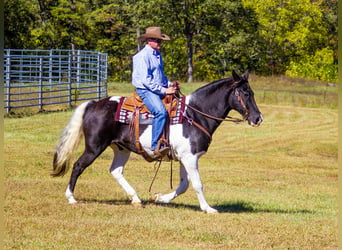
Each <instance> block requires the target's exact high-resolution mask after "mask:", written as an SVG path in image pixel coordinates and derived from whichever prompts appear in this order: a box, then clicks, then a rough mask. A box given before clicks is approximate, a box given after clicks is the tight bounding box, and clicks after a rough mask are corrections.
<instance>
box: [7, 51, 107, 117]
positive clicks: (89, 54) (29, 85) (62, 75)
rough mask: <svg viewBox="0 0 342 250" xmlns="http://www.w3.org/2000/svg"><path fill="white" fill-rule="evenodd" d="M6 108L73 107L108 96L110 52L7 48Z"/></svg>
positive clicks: (10, 109) (11, 109)
mask: <svg viewBox="0 0 342 250" xmlns="http://www.w3.org/2000/svg"><path fill="white" fill-rule="evenodd" d="M4 60H5V62H4V82H5V85H4V95H5V96H4V102H5V103H4V104H5V105H4V107H5V109H6V111H7V113H9V112H12V111H13V109H20V108H27V107H35V108H37V107H38V108H39V110H44V109H46V108H47V106H49V105H50V106H51V107H54V108H56V107H62V106H65V105H67V106H68V107H71V106H73V104H76V103H77V102H78V101H84V100H93V99H97V100H98V99H101V98H103V97H106V96H107V61H108V56H107V54H106V53H100V52H94V51H83V50H75V51H72V50H57V49H51V50H22V49H5V53H4Z"/></svg>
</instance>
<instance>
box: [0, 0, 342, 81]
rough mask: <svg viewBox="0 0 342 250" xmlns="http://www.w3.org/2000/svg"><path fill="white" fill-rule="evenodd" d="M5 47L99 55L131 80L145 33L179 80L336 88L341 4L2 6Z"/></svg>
mask: <svg viewBox="0 0 342 250" xmlns="http://www.w3.org/2000/svg"><path fill="white" fill-rule="evenodd" d="M4 6H5V7H4V19H5V48H11V49H15V48H20V49H51V48H54V49H76V50H77V49H80V50H97V51H101V52H106V53H108V55H109V75H110V77H111V78H112V79H113V80H117V81H130V78H131V58H132V56H133V55H134V54H135V53H136V52H137V51H138V50H139V49H140V48H141V46H143V44H140V43H139V41H138V40H137V37H138V36H139V35H140V34H142V33H144V32H145V28H146V27H148V26H160V27H162V31H163V33H165V34H168V35H170V36H171V39H172V40H171V41H170V42H164V44H163V51H162V53H163V56H164V61H165V71H166V73H167V75H168V76H169V78H172V79H178V80H182V81H189V82H191V81H193V80H196V81H201V80H214V79H218V78H222V77H225V76H228V75H230V73H231V70H233V69H234V70H237V71H240V72H243V71H244V70H245V69H250V70H252V71H255V72H256V73H257V74H261V75H276V74H287V75H290V76H296V77H307V78H313V79H320V80H325V81H332V82H336V81H337V0H230V1H227V0H134V1H133V0H58V1H56V0H35V1H32V0H4Z"/></svg>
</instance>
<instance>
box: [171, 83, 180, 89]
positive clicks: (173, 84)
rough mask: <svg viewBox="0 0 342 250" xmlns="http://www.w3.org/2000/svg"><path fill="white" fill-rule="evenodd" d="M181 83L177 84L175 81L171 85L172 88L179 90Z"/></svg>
mask: <svg viewBox="0 0 342 250" xmlns="http://www.w3.org/2000/svg"><path fill="white" fill-rule="evenodd" d="M179 85H180V84H179V82H177V81H173V82H172V83H171V87H174V88H176V89H179Z"/></svg>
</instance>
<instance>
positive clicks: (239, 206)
mask: <svg viewBox="0 0 342 250" xmlns="http://www.w3.org/2000/svg"><path fill="white" fill-rule="evenodd" d="M79 202H82V203H100V204H107V205H131V201H129V200H125V199H122V200H97V199H79ZM149 205H154V206H160V207H168V208H176V209H188V210H194V211H201V210H200V207H199V205H198V206H197V205H188V204H183V203H173V202H171V203H167V204H166V203H155V202H152V201H142V207H146V206H149ZM270 206H271V205H269V204H261V203H253V202H246V201H232V202H226V203H223V204H219V205H215V206H213V207H214V208H215V209H217V210H218V211H219V213H281V214H314V213H315V212H314V211H312V210H308V209H297V208H288V209H286V208H285V209H282V208H279V207H276V206H273V207H270Z"/></svg>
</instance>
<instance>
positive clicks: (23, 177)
mask: <svg viewBox="0 0 342 250" xmlns="http://www.w3.org/2000/svg"><path fill="white" fill-rule="evenodd" d="M111 91H114V90H113V89H112V90H111ZM120 91H122V92H125V93H129V91H130V90H120ZM120 94H123V93H121V92H120ZM257 102H258V99H257ZM259 108H260V110H261V111H262V113H263V115H264V118H265V120H264V122H263V124H261V126H260V127H259V128H251V127H249V126H248V125H247V124H234V123H224V124H222V125H221V126H220V127H219V129H218V130H217V132H216V133H215V134H214V138H213V141H212V145H211V147H210V148H209V151H208V153H207V154H206V155H204V156H203V157H202V158H201V160H200V172H201V177H202V181H203V184H204V191H205V195H206V198H207V201H208V202H209V204H210V205H212V206H213V207H215V208H216V209H218V210H219V211H220V213H219V214H215V215H208V214H204V213H202V212H201V211H200V210H199V204H198V201H197V197H196V195H195V193H194V191H193V189H192V188H191V187H190V188H189V190H188V191H187V192H186V193H185V194H183V195H182V196H180V197H178V198H176V199H175V200H174V201H173V202H172V203H170V204H168V205H162V204H154V203H150V202H149V197H150V196H151V194H152V193H155V192H163V193H166V192H170V191H171V189H170V184H169V182H170V164H169V163H163V164H162V166H161V170H160V172H159V174H158V176H157V179H156V181H155V183H154V184H153V187H152V192H151V193H149V192H148V189H149V186H150V184H151V180H152V177H153V175H154V168H153V164H151V163H147V162H145V161H144V160H143V158H142V157H140V156H137V155H132V156H131V160H130V161H129V162H128V164H127V167H126V171H125V176H126V177H127V179H128V181H129V182H130V183H131V184H132V186H133V187H134V188H135V189H136V190H137V192H138V194H139V195H140V198H141V199H142V200H143V201H144V206H143V207H142V208H137V207H133V206H131V205H130V204H129V201H128V199H127V197H126V195H125V193H124V191H123V190H122V189H121V188H120V187H119V185H118V184H117V183H116V181H115V180H114V179H113V177H112V176H111V175H110V174H109V172H108V169H109V166H110V163H111V160H112V152H111V150H109V149H108V150H107V151H105V152H104V154H103V155H102V156H100V157H99V158H98V159H97V161H95V162H94V163H93V165H92V166H90V167H89V168H88V169H87V170H86V171H85V172H84V174H83V175H82V176H81V177H80V179H79V182H78V184H77V186H76V190H75V197H76V199H78V201H79V203H77V204H75V205H69V204H67V201H66V199H65V198H64V191H65V189H66V186H67V183H68V180H69V176H70V173H71V172H69V173H68V174H67V175H66V176H65V177H63V178H51V177H50V176H49V173H50V171H51V169H52V164H51V163H52V157H53V151H54V147H55V146H56V144H57V142H58V139H59V135H60V133H61V132H62V129H63V128H64V127H65V125H66V123H67V122H68V120H69V119H70V117H71V114H72V113H71V111H64V112H52V113H42V114H36V115H31V116H23V117H22V118H6V119H5V122H4V126H5V146H4V147H5V152H4V155H5V160H4V161H5V199H6V200H5V209H4V210H5V222H6V224H5V249H56V248H58V249H272V248H274V249H337V206H338V204H337V179H338V178H337V173H338V170H337V110H336V109H328V108H307V107H293V106H281V105H271V104H259ZM233 115H234V114H233ZM82 146H83V145H82ZM82 146H81V147H80V150H79V153H80V152H81V150H82ZM173 170H174V171H173V186H174V188H175V187H176V186H177V184H178V172H177V163H176V162H174V164H173Z"/></svg>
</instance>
